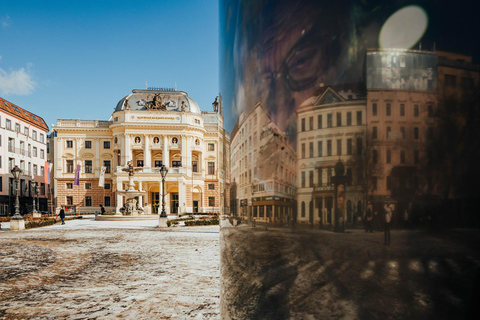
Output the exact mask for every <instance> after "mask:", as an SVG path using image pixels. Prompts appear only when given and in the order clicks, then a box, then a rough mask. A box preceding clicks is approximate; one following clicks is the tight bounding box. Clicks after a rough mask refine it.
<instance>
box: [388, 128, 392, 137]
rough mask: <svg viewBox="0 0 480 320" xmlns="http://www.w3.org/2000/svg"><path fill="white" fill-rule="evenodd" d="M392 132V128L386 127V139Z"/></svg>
mask: <svg viewBox="0 0 480 320" xmlns="http://www.w3.org/2000/svg"><path fill="white" fill-rule="evenodd" d="M391 132H392V127H387V139H389V138H390V133H391Z"/></svg>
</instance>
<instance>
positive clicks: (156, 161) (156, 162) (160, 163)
mask: <svg viewBox="0 0 480 320" xmlns="http://www.w3.org/2000/svg"><path fill="white" fill-rule="evenodd" d="M153 164H154V166H155V168H160V167H161V166H162V161H161V160H155V161H154V163H153Z"/></svg>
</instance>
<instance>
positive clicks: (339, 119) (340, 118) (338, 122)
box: [337, 112, 342, 127]
mask: <svg viewBox="0 0 480 320" xmlns="http://www.w3.org/2000/svg"><path fill="white" fill-rule="evenodd" d="M341 126H342V114H341V113H340V112H337V127H341Z"/></svg>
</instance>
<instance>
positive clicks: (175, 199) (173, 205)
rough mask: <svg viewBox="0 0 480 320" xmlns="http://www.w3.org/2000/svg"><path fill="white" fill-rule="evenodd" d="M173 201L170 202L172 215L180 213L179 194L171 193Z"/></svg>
mask: <svg viewBox="0 0 480 320" xmlns="http://www.w3.org/2000/svg"><path fill="white" fill-rule="evenodd" d="M170 196H171V200H170V212H171V213H178V192H177V193H170Z"/></svg>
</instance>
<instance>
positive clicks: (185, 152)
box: [182, 135, 188, 170]
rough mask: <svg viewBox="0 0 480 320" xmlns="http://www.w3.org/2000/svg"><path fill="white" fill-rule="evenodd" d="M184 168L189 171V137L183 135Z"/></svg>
mask: <svg viewBox="0 0 480 320" xmlns="http://www.w3.org/2000/svg"><path fill="white" fill-rule="evenodd" d="M182 167H184V168H185V170H187V167H188V164H187V137H185V136H184V135H182Z"/></svg>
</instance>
